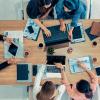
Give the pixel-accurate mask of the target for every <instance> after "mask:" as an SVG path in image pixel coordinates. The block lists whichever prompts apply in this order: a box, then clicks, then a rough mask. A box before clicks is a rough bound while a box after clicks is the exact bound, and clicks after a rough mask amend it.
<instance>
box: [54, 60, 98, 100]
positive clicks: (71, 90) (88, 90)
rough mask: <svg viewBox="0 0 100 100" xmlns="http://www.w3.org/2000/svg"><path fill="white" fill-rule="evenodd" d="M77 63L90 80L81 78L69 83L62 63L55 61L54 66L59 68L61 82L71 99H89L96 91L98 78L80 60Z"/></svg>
mask: <svg viewBox="0 0 100 100" xmlns="http://www.w3.org/2000/svg"><path fill="white" fill-rule="evenodd" d="M78 64H79V66H80V67H81V68H83V69H84V70H85V71H86V73H87V74H88V75H89V77H90V81H87V80H84V79H81V80H80V81H78V82H77V83H76V84H70V83H69V81H68V78H67V77H66V73H65V71H64V68H63V66H62V64H59V63H56V66H57V68H60V69H61V76H62V83H63V84H65V87H66V92H67V93H68V95H69V96H70V97H71V98H73V100H91V99H92V97H93V94H94V93H95V91H96V87H97V84H98V78H97V77H96V75H95V74H94V73H93V72H91V71H88V70H87V68H86V65H85V64H83V63H82V62H80V61H79V62H78Z"/></svg>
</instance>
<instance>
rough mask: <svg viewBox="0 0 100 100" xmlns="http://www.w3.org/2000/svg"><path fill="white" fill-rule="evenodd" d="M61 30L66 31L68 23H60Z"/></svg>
mask: <svg viewBox="0 0 100 100" xmlns="http://www.w3.org/2000/svg"><path fill="white" fill-rule="evenodd" d="M60 31H62V32H65V31H66V25H65V24H61V25H60Z"/></svg>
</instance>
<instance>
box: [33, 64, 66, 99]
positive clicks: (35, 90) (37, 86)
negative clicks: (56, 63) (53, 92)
mask: <svg viewBox="0 0 100 100" xmlns="http://www.w3.org/2000/svg"><path fill="white" fill-rule="evenodd" d="M45 68H46V65H39V70H38V73H37V75H36V78H35V81H34V87H33V100H37V98H36V96H37V94H38V93H39V92H40V90H41V86H40V82H41V79H42V77H43V75H44V70H45ZM57 90H58V92H59V95H57V96H56V97H55V100H61V97H62V95H63V93H64V92H65V86H64V85H60V86H59V87H58V88H57Z"/></svg>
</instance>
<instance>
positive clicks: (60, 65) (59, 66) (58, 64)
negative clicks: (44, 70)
mask: <svg viewBox="0 0 100 100" xmlns="http://www.w3.org/2000/svg"><path fill="white" fill-rule="evenodd" d="M55 65H56V67H57V68H59V69H61V68H63V65H62V64H61V63H55Z"/></svg>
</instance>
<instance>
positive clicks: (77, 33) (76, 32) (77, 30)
mask: <svg viewBox="0 0 100 100" xmlns="http://www.w3.org/2000/svg"><path fill="white" fill-rule="evenodd" d="M79 38H82V33H81V28H80V26H77V27H74V29H73V39H79Z"/></svg>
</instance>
